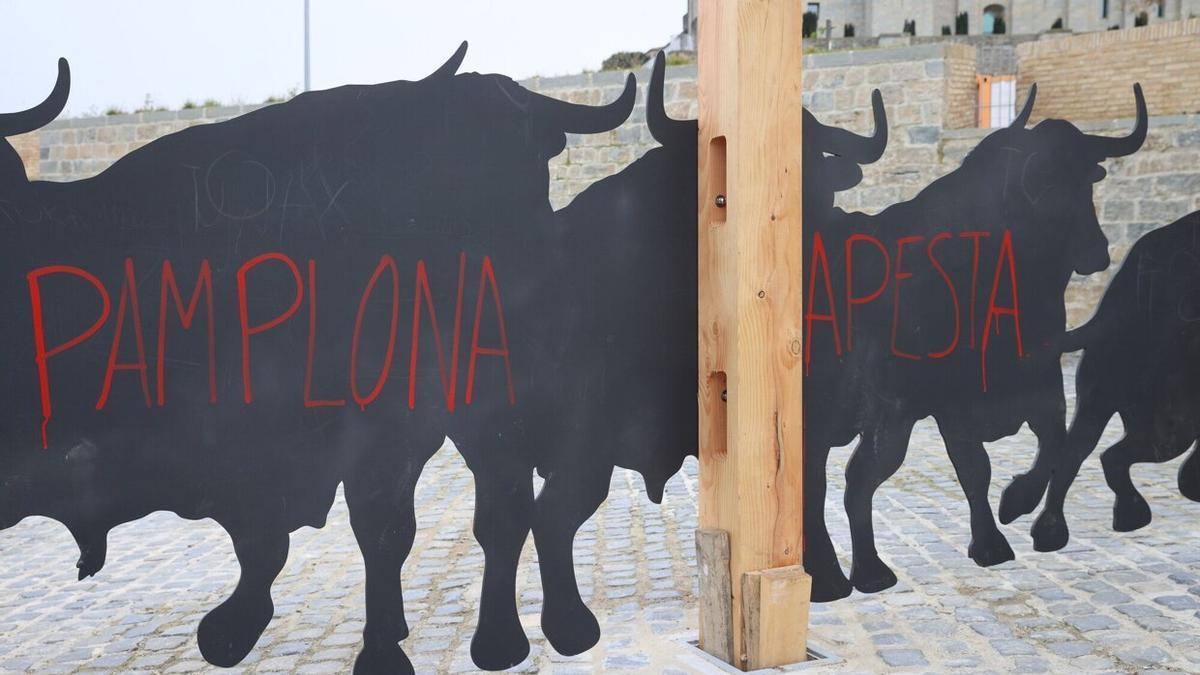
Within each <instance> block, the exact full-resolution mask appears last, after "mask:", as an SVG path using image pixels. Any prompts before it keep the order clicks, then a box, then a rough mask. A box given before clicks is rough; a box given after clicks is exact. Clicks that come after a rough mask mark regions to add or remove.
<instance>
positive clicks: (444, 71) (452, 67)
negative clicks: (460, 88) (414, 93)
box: [421, 40, 467, 82]
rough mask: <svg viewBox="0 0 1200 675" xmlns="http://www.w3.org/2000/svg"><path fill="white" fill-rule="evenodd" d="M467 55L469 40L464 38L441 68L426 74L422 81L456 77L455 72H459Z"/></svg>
mask: <svg viewBox="0 0 1200 675" xmlns="http://www.w3.org/2000/svg"><path fill="white" fill-rule="evenodd" d="M466 57H467V41H466V40H463V41H462V44H460V45H459V46H458V49H456V50H455V51H454V54H452V55H451V56H450V58H449V59H448V60H447V61H446V62H445V63H443V64H442V66H441V67H440V68H438V69H437V70H435V71H433V72H432V73H430V74H428V75H426V76H425V78H424V79H422V80H421V81H422V82H437V81H440V80H445V79H448V78H451V77H454V74H455V73H457V72H458V68H459V66H461V65H462V62H463V59H464V58H466Z"/></svg>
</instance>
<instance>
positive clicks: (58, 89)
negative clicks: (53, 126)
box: [0, 59, 71, 137]
mask: <svg viewBox="0 0 1200 675" xmlns="http://www.w3.org/2000/svg"><path fill="white" fill-rule="evenodd" d="M70 92H71V67H70V66H69V65H67V60H66V59H59V60H58V80H57V81H55V83H54V89H53V90H51V91H50V95H49V96H47V97H46V100H44V101H42V102H41V103H39V104H37V105H35V106H33V107H32V108H30V109H28V110H22V111H21V112H14V113H5V114H3V115H0V137H4V136H16V135H18V134H26V133H29V132H30V131H35V130H37V129H41V128H42V127H44V126H46V125H47V124H49V123H50V122H53V121H54V118H55V117H58V114H59V113H60V112H62V109H63V107H64V106H66V105H67V95H68V94H69V93H70Z"/></svg>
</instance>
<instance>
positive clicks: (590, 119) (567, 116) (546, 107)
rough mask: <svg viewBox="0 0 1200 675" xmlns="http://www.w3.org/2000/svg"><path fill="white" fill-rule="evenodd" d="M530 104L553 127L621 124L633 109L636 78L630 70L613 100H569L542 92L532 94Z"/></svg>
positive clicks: (592, 128) (575, 129)
mask: <svg viewBox="0 0 1200 675" xmlns="http://www.w3.org/2000/svg"><path fill="white" fill-rule="evenodd" d="M533 97H534V98H533V105H534V106H536V107H537V109H538V111H539V112H542V113H544V114H546V115H547V116H549V117H550V118H551V119H553V120H554V121H555V122H554V124H555V126H556V128H559V129H562V130H563V131H566V132H569V133H572V134H597V133H600V132H601V131H611V130H612V129H616V128H617V127H619V126H621V123H622V122H624V121H625V120H626V119H628V118H629V113H630V112H632V111H633V102H634V99H635V98H637V79H635V78H634V76H633V73H630V74H629V77H628V78H626V79H625V91H623V92H621V95H620V96H619V97H618V98H617V100H615V101H613V102H612V103H609V104H606V105H600V106H590V105H580V104H578V103H568V102H566V101H560V100H558V99H556V98H550V97H549V96H542V95H541V94H534V95H533Z"/></svg>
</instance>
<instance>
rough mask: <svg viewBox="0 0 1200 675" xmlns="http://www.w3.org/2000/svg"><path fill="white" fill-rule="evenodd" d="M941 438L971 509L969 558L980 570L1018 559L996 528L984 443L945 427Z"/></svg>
mask: <svg viewBox="0 0 1200 675" xmlns="http://www.w3.org/2000/svg"><path fill="white" fill-rule="evenodd" d="M942 436H943V438H945V439H946V452H947V454H949V455H950V462H951V463H952V464H953V465H954V473H955V474H956V475H957V476H958V483H959V485H961V486H962V489H963V494H964V495H966V497H967V504H968V505H970V508H971V543H970V545H969V546H968V547H967V555H969V556H970V557H971V560H974V561H975V564H977V565H979V566H981V567H991V566H992V565H999V564H1000V563H1003V562H1008V561H1009V560H1012V559H1013V558H1015V557H1016V556H1014V555H1013V550H1012V547H1011V546H1009V545H1008V540H1007V539H1005V538H1004V535H1003V534H1002V533H1001V532H1000V528H998V527H996V519H995V518H994V517H993V516H992V505H991V504H990V503H989V502H988V488H989V486H990V485H991V482H992V464H991V461H990V460H989V459H988V455H987V451H986V450H985V449H984V447H983V443H980V442H979V441H977V440H974V439H967V438H961V437H957V436H953V435H950V434H947V433H946V430H945V429H944V428H943V429H942Z"/></svg>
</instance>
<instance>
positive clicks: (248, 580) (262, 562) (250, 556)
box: [196, 527, 289, 668]
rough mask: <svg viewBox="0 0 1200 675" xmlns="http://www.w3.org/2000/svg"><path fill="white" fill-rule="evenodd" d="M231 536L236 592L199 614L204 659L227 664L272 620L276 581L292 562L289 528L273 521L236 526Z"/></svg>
mask: <svg viewBox="0 0 1200 675" xmlns="http://www.w3.org/2000/svg"><path fill="white" fill-rule="evenodd" d="M230 538H231V539H233V550H234V552H235V553H236V554H237V559H238V564H239V565H240V566H241V576H240V577H239V578H238V583H237V587H236V588H235V589H234V590H233V594H232V595H230V596H229V598H228V599H227V600H225V602H222V603H221V604H220V605H218V606H217V607H216V608H215V609H213V610H212V611H211V612H209V613H208V614H206V615H205V616H204V618H203V619H201V620H200V628H199V630H198V631H197V633H196V641H197V642H198V643H199V645H200V653H201V654H203V655H204V660H205V661H208V662H209V663H211V664H213V665H216V666H221V667H223V668H230V667H232V666H235V665H237V664H238V663H240V662H241V660H242V659H244V658H246V655H247V654H249V653H250V650H251V649H252V648H253V647H254V645H255V643H257V642H258V638H259V636H261V635H262V632H263V631H264V630H266V628H267V624H268V623H269V622H270V621H271V616H272V615H273V614H274V613H275V604H274V603H273V602H271V584H272V583H273V582H274V581H275V577H276V576H278V575H279V571H280V570H281V569H283V565H284V563H285V562H287V556H288V542H289V539H288V533H287V531H286V530H283V529H280V528H271V527H266V528H261V529H256V530H255V531H253V532H250V533H247V532H244V531H241V530H239V531H238V532H231V533H230Z"/></svg>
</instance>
